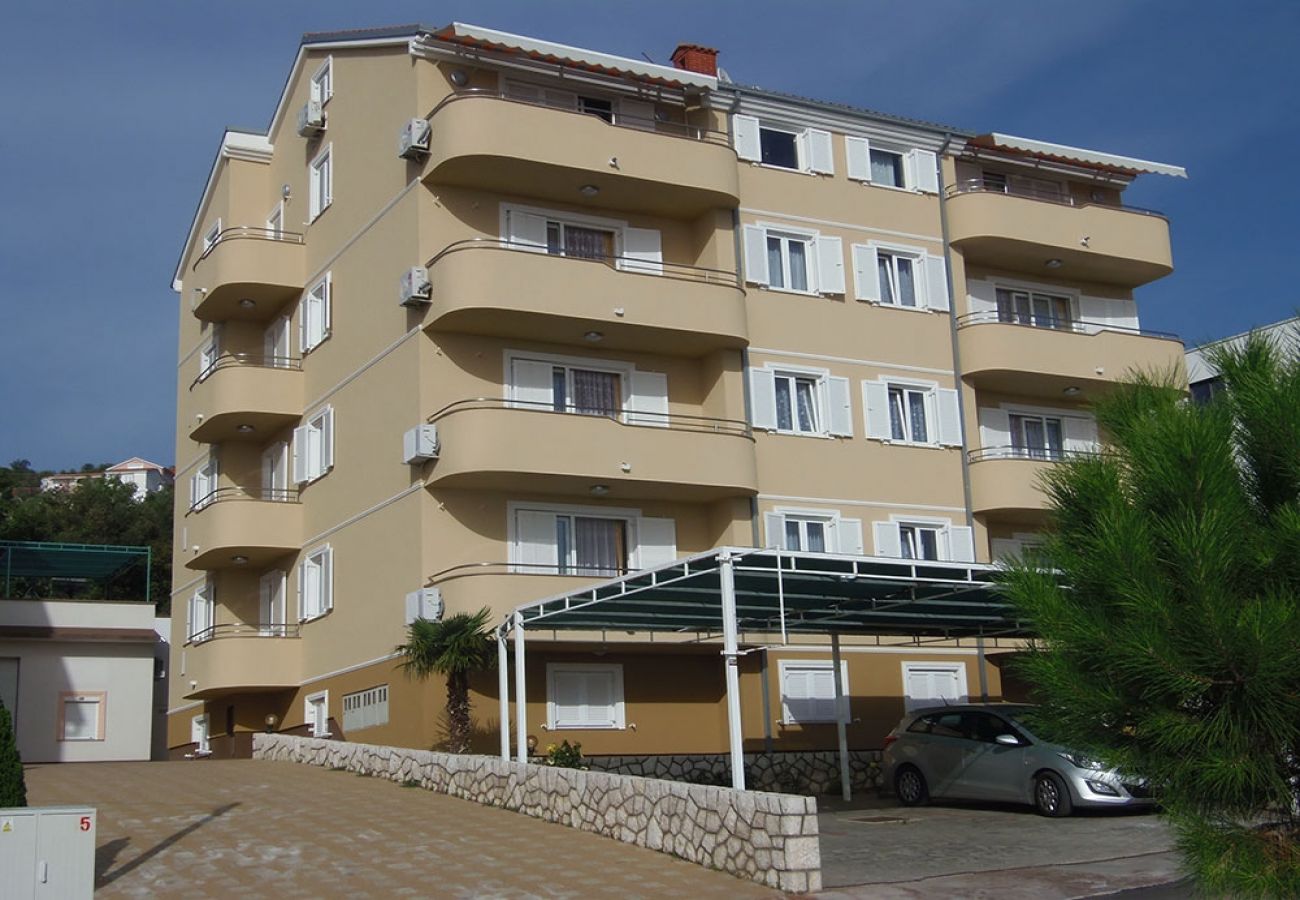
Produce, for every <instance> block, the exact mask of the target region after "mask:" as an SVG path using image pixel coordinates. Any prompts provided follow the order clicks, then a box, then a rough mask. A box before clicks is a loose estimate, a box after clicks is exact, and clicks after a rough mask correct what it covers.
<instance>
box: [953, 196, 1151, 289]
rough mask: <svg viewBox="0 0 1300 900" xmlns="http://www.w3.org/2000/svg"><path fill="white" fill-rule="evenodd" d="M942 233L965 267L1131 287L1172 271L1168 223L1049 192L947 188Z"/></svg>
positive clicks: (1130, 209) (1146, 213)
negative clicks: (1050, 264)
mask: <svg viewBox="0 0 1300 900" xmlns="http://www.w3.org/2000/svg"><path fill="white" fill-rule="evenodd" d="M947 198H948V199H947V215H948V232H949V235H950V240H951V241H952V245H953V247H955V248H956V249H958V250H960V251H961V254H962V257H963V258H964V259H965V260H966V262H967V263H978V264H980V265H984V266H990V267H994V268H999V269H1010V270H1013V271H1020V272H1036V273H1041V272H1043V271H1044V269H1043V266H1044V264H1045V263H1046V262H1047V260H1049V259H1057V260H1060V263H1061V264H1060V266H1059V267H1057V268H1055V269H1053V274H1054V276H1059V277H1062V278H1069V279H1073V280H1079V281H1097V282H1103V283H1106V284H1115V285H1121V286H1124V287H1129V288H1132V287H1137V286H1138V285H1143V284H1146V283H1148V282H1151V281H1155V280H1156V279H1157V278H1163V277H1164V276H1166V275H1168V274H1169V273H1170V272H1172V271H1173V253H1172V251H1171V250H1170V246H1169V222H1168V221H1166V219H1165V217H1164V216H1162V215H1161V214H1160V213H1156V212H1151V211H1150V210H1144V209H1138V208H1136V207H1120V206H1108V205H1105V204H1088V203H1085V204H1080V203H1079V202H1078V201H1077V200H1075V199H1074V198H1073V197H1070V196H1069V195H1067V194H1064V193H1057V192H1042V191H1038V192H1035V191H1034V190H1033V189H1031V188H1019V189H1017V188H1015V187H1013V186H1007V185H1003V184H994V183H989V182H985V181H984V180H983V179H974V180H971V181H963V182H959V183H957V184H955V185H952V186H950V187H949V188H948V190H947Z"/></svg>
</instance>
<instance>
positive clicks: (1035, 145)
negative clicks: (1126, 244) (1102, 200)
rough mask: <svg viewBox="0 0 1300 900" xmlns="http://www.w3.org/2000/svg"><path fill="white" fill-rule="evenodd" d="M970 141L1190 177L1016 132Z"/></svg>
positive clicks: (1164, 167)
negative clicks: (1019, 134) (1038, 139)
mask: <svg viewBox="0 0 1300 900" xmlns="http://www.w3.org/2000/svg"><path fill="white" fill-rule="evenodd" d="M970 143H971V144H972V145H974V146H976V147H980V146H987V145H988V144H991V145H992V146H993V147H995V148H996V149H999V150H1012V151H1016V152H1019V153H1028V154H1031V155H1033V156H1040V157H1044V158H1046V159H1053V160H1059V161H1061V162H1071V163H1083V164H1086V165H1092V166H1102V167H1105V168H1108V169H1118V170H1120V171H1123V172H1131V173H1133V174H1134V175H1171V176H1173V177H1175V178H1186V177H1187V170H1186V169H1184V168H1183V167H1182V166H1171V165H1169V164H1167V163H1158V162H1151V161H1150V160H1146V159H1136V158H1134V157H1132V156H1117V155H1115V154H1113V153H1100V152H1098V151H1096V150H1084V149H1082V148H1080V147H1067V146H1065V145H1064V144H1052V143H1048V142H1047V141H1035V140H1030V139H1029V138H1022V137H1016V136H1015V135H1010V134H999V133H997V132H993V133H991V134H985V135H980V136H979V137H977V138H974V139H972V140H971V141H970Z"/></svg>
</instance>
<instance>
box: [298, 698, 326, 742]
mask: <svg viewBox="0 0 1300 900" xmlns="http://www.w3.org/2000/svg"><path fill="white" fill-rule="evenodd" d="M305 705H306V708H305V709H304V710H303V713H304V717H305V718H306V721H307V727H308V728H310V729H311V736H312V737H314V738H327V737H330V692H329V691H320V692H318V693H315V694H308V695H307V699H306V701H305Z"/></svg>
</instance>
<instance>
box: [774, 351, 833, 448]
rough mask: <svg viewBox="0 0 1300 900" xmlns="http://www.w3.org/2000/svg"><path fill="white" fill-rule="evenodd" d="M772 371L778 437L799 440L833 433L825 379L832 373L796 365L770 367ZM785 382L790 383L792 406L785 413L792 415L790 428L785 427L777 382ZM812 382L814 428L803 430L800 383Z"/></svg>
mask: <svg viewBox="0 0 1300 900" xmlns="http://www.w3.org/2000/svg"><path fill="white" fill-rule="evenodd" d="M768 368H770V369H771V371H772V384H773V390H772V396H773V397H774V398H775V402H776V420H777V423H778V424H777V427H776V433H777V434H792V435H797V436H799V437H825V436H827V435H829V434H830V430H829V429H830V423H829V422H827V421H826V379H827V378H828V377H829V375H830V373H829V372H826V371H823V370H812V369H803V368H799V367H795V366H769V367H768ZM782 379H784V380H786V381H788V382H789V383H790V391H789V394H788V397H789V405H788V409H787V410H786V412H787V413H788V414H789V416H790V425H791V427H790V428H782V427H781V426H780V421H781V401H780V398H779V393H778V391H777V390H776V383H777V382H778V381H781V380H782ZM800 381H810V382H812V391H811V397H812V419H813V421H812V426H813V427H812V428H811V429H808V430H804V429H803V428H800V427H799V425H798V420H799V391H798V387H799V382H800Z"/></svg>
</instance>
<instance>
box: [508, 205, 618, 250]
mask: <svg viewBox="0 0 1300 900" xmlns="http://www.w3.org/2000/svg"><path fill="white" fill-rule="evenodd" d="M512 212H521V213H526V214H528V215H531V216H539V217H541V218H546V219H555V220H556V221H559V222H572V223H573V224H574V225H578V226H584V225H590V226H592V227H593V228H596V229H600V230H602V231H612V232H614V233H615V234H617V235H618V237H619V242H620V243H622V238H623V232H624V231H625V230H627V228H628V227H629V225H628V222H627V220H626V219H607V218H605V217H603V216H593V215H589V214H587V213H580V212H567V211H565V210H562V209H549V208H547V207H545V206H525V205H524V204H522V203H509V202H506V201H504V200H503V201H502V202H501V204H500V221H499V225H498V227H499V229H500V230H499V231H498V232H497V233H498V234H500V235H502V236H505V235H507V234H508V229H507V225H506V221H507V217H508V216H509V215H510V213H512ZM614 255H615V256H618V255H620V254H619V253H618V248H615V253H614Z"/></svg>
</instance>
